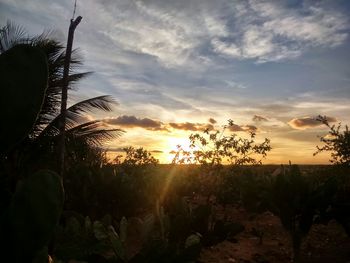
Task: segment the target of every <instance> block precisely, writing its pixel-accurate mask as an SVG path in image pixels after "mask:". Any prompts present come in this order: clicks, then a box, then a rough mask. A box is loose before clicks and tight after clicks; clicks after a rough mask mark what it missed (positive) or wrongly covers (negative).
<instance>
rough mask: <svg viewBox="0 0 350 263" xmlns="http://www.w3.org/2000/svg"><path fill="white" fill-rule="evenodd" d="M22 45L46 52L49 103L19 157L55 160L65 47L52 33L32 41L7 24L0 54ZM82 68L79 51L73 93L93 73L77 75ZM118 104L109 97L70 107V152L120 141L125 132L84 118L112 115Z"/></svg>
mask: <svg viewBox="0 0 350 263" xmlns="http://www.w3.org/2000/svg"><path fill="white" fill-rule="evenodd" d="M18 44H29V45H32V46H36V47H40V48H41V49H42V50H43V52H44V53H45V54H46V56H47V60H48V65H49V79H48V87H47V90H46V94H45V99H44V102H43V105H42V109H41V111H40V112H39V114H38V118H37V121H36V123H35V125H34V127H33V129H32V131H31V133H30V134H29V135H28V138H27V139H26V140H25V141H24V142H23V143H22V144H21V145H19V146H18V147H17V153H16V155H18V151H20V152H26V154H27V153H28V152H32V154H30V155H32V156H33V155H34V154H33V153H34V152H35V153H36V154H37V153H38V152H43V153H45V154H44V155H45V156H46V157H47V158H48V157H49V158H54V156H55V154H57V141H58V140H57V139H58V135H59V123H60V118H61V115H60V102H61V89H62V75H63V66H64V59H65V51H64V46H63V45H62V44H60V43H59V42H58V41H56V40H54V39H51V38H50V32H46V33H45V32H44V33H42V34H41V35H38V36H34V37H29V36H28V34H27V33H26V31H25V30H24V29H23V28H22V27H19V26H16V25H14V24H13V23H11V22H7V24H6V25H5V26H4V27H2V28H1V29H0V54H1V53H3V52H5V51H6V50H8V49H10V48H11V47H13V46H16V45H18ZM81 64H82V61H81V58H80V57H79V55H78V54H77V51H76V50H73V52H72V58H71V70H70V71H71V72H73V73H72V74H70V75H69V78H68V83H69V85H68V88H69V89H72V87H73V85H74V84H75V83H76V82H77V81H79V80H81V79H82V78H85V77H87V76H88V75H90V74H91V72H83V73H75V70H76V68H77V67H78V66H79V65H81ZM115 104H117V103H116V102H115V101H114V99H113V98H112V97H111V96H108V95H105V96H99V97H94V98H90V99H87V100H83V101H80V102H78V103H76V104H74V105H72V106H70V107H68V108H67V112H66V127H65V129H66V143H67V151H74V150H77V149H78V148H79V147H80V148H84V149H87V147H89V148H95V149H97V148H96V147H100V146H101V145H102V144H103V143H104V142H105V141H108V140H111V139H114V138H117V137H119V136H120V135H121V134H122V133H123V130H121V129H116V128H111V127H108V126H107V125H106V124H105V122H104V121H103V120H93V121H89V122H87V121H86V118H85V117H84V115H85V114H86V113H87V112H90V111H94V110H102V111H106V112H108V111H111V110H112V106H113V105H115ZM38 149H40V151H38ZM48 153H50V154H48ZM51 154H53V155H51ZM36 158H37V156H36ZM47 158H46V159H47ZM30 159H32V158H30ZM26 163H27V162H26Z"/></svg>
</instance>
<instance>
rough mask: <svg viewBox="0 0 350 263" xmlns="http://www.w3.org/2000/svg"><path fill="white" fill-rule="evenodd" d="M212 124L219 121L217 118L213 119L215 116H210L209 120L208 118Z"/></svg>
mask: <svg viewBox="0 0 350 263" xmlns="http://www.w3.org/2000/svg"><path fill="white" fill-rule="evenodd" d="M208 121H209V122H210V123H211V124H215V123H217V121H216V120H215V119H213V118H209V120H208Z"/></svg>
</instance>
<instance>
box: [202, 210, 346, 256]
mask: <svg viewBox="0 0 350 263" xmlns="http://www.w3.org/2000/svg"><path fill="white" fill-rule="evenodd" d="M228 215H229V217H231V219H232V220H233V221H236V222H240V223H241V224H243V225H244V226H245V231H244V232H242V233H240V234H238V235H237V236H235V238H234V239H231V240H230V241H224V242H222V243H219V244H217V245H215V246H212V247H209V248H205V249H203V250H202V252H201V256H200V258H199V261H198V262H201V263H214V262H215V263H223V262H228V263H229V262H237V263H281V262H292V260H291V257H292V252H291V245H290V241H289V237H288V233H287V232H286V231H285V230H284V229H283V227H282V225H281V223H280V221H279V219H278V218H277V217H275V216H274V215H272V214H271V213H269V212H266V213H263V214H260V215H252V214H248V213H247V212H246V211H245V210H243V209H237V208H229V210H228ZM254 229H255V230H254ZM256 233H263V238H262V244H261V243H260V239H259V238H258V237H257V234H256ZM301 262H303V263H326V262H327V263H329V262H331V263H350V238H349V237H347V235H346V234H345V232H344V230H343V229H342V227H341V226H340V225H338V224H337V223H336V222H333V221H331V222H330V223H329V224H328V225H327V226H325V225H316V226H313V228H312V229H311V231H310V233H309V235H308V237H307V238H306V239H305V240H304V242H303V245H302V251H301Z"/></svg>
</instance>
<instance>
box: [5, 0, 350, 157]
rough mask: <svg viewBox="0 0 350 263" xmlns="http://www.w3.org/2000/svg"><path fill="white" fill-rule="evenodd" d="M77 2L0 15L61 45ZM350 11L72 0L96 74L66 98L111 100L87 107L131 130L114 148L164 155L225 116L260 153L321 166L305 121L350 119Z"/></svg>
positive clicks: (195, 0)
mask: <svg viewBox="0 0 350 263" xmlns="http://www.w3.org/2000/svg"><path fill="white" fill-rule="evenodd" d="M73 4H74V1H71V0H69V1H68V0H62V1H48V0H45V1H44V0H31V1H19V0H0V22H1V24H2V25H4V24H5V23H6V21H7V20H11V21H14V22H16V23H17V24H19V25H22V26H24V27H25V28H26V29H27V30H28V32H29V33H30V34H39V33H41V32H42V31H43V30H44V29H49V30H52V29H54V30H55V34H54V35H55V37H56V38H58V39H59V40H61V41H62V42H65V38H66V32H67V28H68V24H69V19H70V18H71V16H72V9H73ZM349 14H350V2H349V1H346V0H343V1H342V0H334V1H331V0H328V1H327V0H325V1H315V0H314V1H311V0H310V1H297V0H293V1H292V0H291V1H257V0H255V1H254V0H251V1H250V0H249V1H248V0H247V1H239V0H237V1H233V0H216V1H209V0H187V1H185V0H178V1H170V0H169V1H167V0H144V1H130V0H129V1H128V0H95V1H92V0H84V1H79V0H78V4H77V15H81V16H83V20H82V22H81V24H80V25H79V27H78V28H77V31H76V38H75V43H74V45H75V47H79V49H80V50H81V53H82V55H83V57H84V61H85V63H84V67H83V68H82V70H88V71H94V72H95V74H93V75H92V76H90V77H89V78H87V79H86V80H84V81H82V82H81V83H80V84H79V86H78V88H79V90H78V91H77V92H76V93H74V94H72V100H71V102H72V103H73V102H74V101H77V100H80V99H85V98H89V97H92V96H97V95H102V94H110V95H112V96H114V97H115V98H116V100H117V101H118V102H119V104H120V105H119V106H118V107H116V109H115V111H114V112H112V113H108V116H105V115H97V116H95V115H93V116H89V117H90V118H96V117H103V118H105V117H106V118H108V122H109V123H110V125H118V126H119V127H122V128H124V129H125V130H126V131H127V133H126V135H125V136H123V137H122V138H121V139H119V140H116V141H114V142H111V143H110V145H109V147H111V148H120V147H123V146H126V145H136V146H137V145H139V146H144V147H146V148H147V149H149V150H160V151H164V152H167V151H168V150H167V149H168V148H172V147H174V145H173V143H177V142H179V141H180V142H181V138H183V137H186V136H187V135H188V134H189V133H191V132H194V131H195V130H196V129H197V130H198V129H200V128H198V127H200V126H201V125H203V126H205V125H206V124H207V123H208V119H209V118H214V119H215V120H216V121H217V125H220V124H225V121H226V120H227V119H233V120H234V121H235V123H237V124H238V125H240V126H241V127H243V128H244V127H247V126H246V125H254V126H256V127H257V131H258V138H259V137H260V138H263V137H268V138H270V139H271V141H272V146H273V150H272V152H271V154H270V157H269V159H268V160H267V161H266V162H274V163H279V162H286V161H288V160H292V161H294V162H298V163H322V162H325V161H326V160H327V158H328V156H326V155H322V156H319V157H313V156H312V153H313V152H314V151H315V146H316V144H317V143H318V138H317V135H324V134H325V129H324V128H323V127H322V126H319V125H317V124H318V123H317V122H314V121H313V119H312V118H314V117H315V116H317V115H319V114H321V115H327V116H329V117H330V120H334V121H335V122H338V121H341V122H343V123H347V124H349V123H350V114H349V113H350V103H349V102H350V85H349V84H350V65H349V64H350V62H349V61H350V39H349V29H350V23H349V17H350V16H349ZM255 115H257V116H260V117H262V118H254V116H255ZM121 116H124V117H121ZM127 117H128V118H127ZM171 123H177V124H181V125H170V124H171ZM186 123H187V125H186ZM190 123H192V124H197V126H195V125H192V126H191V125H189V124H190ZM148 125H150V126H148ZM157 125H158V126H157ZM154 127H163V128H164V127H166V128H164V129H163V128H162V129H158V128H157V129H155V128H154ZM194 127H197V128H194ZM174 138H175V139H174ZM176 138H177V139H176Z"/></svg>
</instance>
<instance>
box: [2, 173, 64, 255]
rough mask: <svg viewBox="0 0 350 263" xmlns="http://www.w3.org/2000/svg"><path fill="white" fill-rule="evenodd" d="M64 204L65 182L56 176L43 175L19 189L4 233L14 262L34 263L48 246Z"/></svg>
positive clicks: (29, 180)
mask: <svg viewBox="0 0 350 263" xmlns="http://www.w3.org/2000/svg"><path fill="white" fill-rule="evenodd" d="M63 201H64V193H63V187H62V183H61V178H60V177H59V175H57V174H56V173H55V172H52V171H49V170H42V171H39V172H37V173H35V174H33V175H31V176H29V177H28V178H27V179H26V180H25V181H24V182H23V183H22V184H21V185H19V187H18V189H17V190H16V192H15V194H14V196H13V200H12V203H11V205H10V207H9V210H8V213H7V217H6V219H7V220H6V221H7V222H6V224H5V227H6V231H3V232H5V233H7V235H6V236H7V242H8V246H9V252H11V253H12V260H11V262H30V261H29V260H30V259H33V258H34V257H36V253H37V252H38V251H40V250H41V249H42V248H43V247H45V246H47V245H48V243H49V241H50V239H51V238H52V235H53V232H54V230H55V227H56V225H57V223H58V220H59V217H60V214H61V212H62V209H63ZM3 237H4V236H3ZM3 237H2V238H3Z"/></svg>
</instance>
